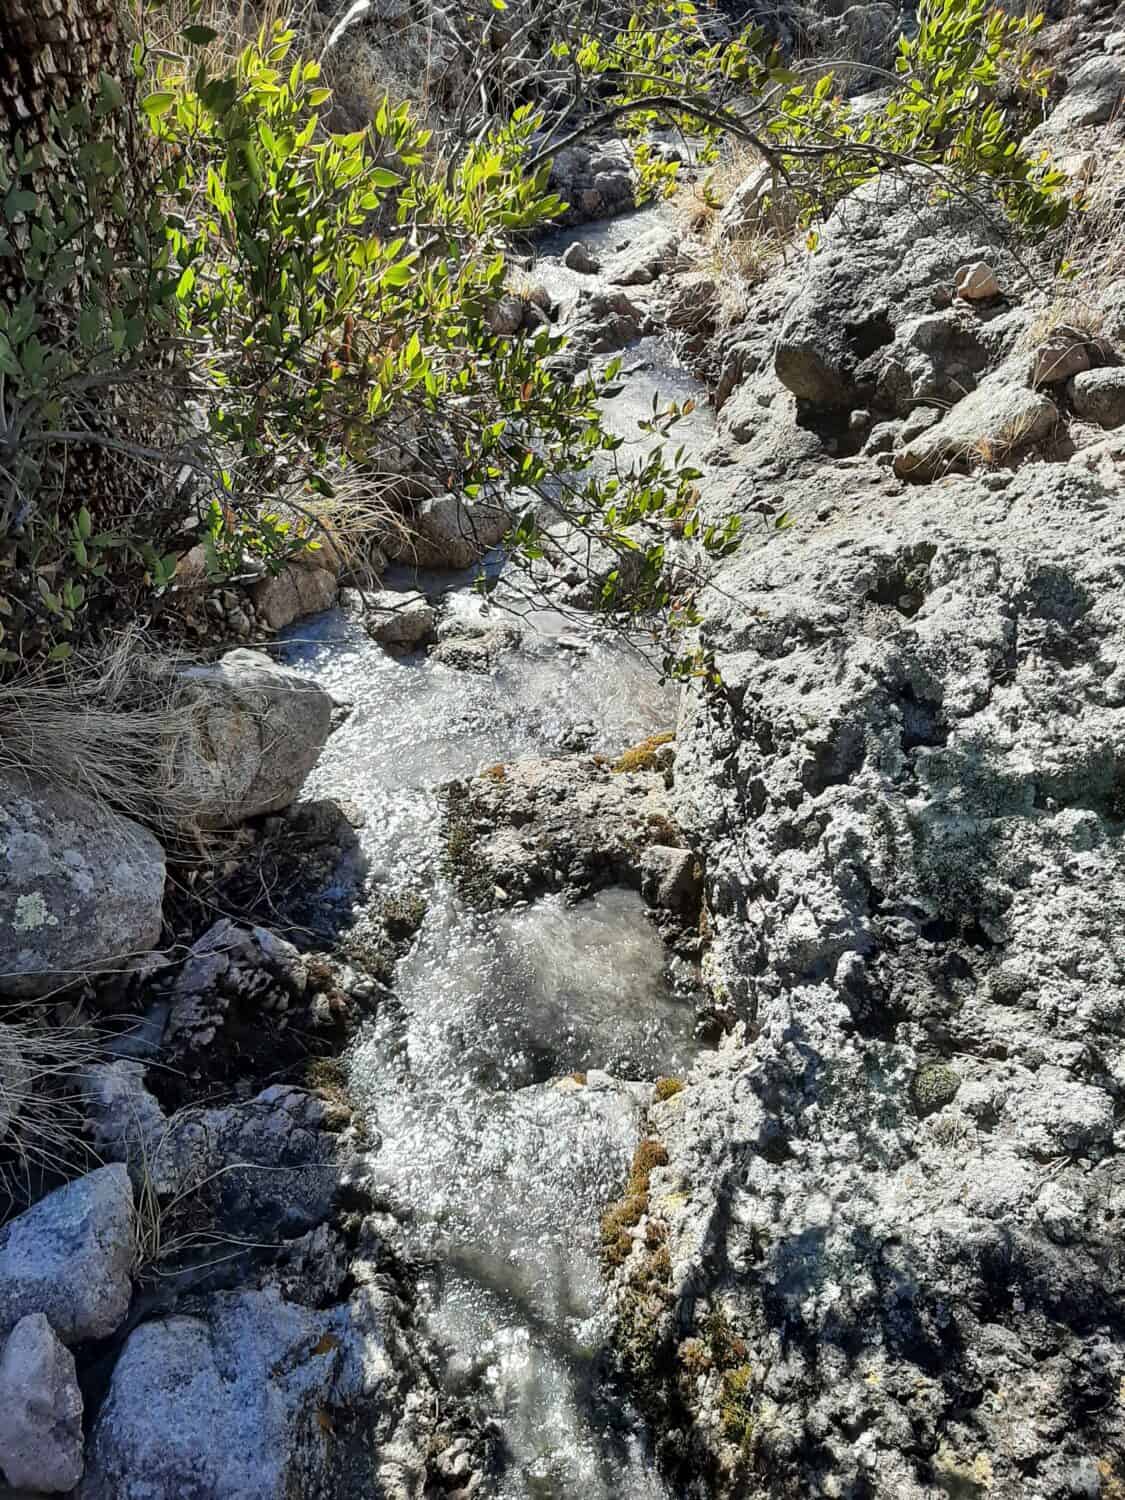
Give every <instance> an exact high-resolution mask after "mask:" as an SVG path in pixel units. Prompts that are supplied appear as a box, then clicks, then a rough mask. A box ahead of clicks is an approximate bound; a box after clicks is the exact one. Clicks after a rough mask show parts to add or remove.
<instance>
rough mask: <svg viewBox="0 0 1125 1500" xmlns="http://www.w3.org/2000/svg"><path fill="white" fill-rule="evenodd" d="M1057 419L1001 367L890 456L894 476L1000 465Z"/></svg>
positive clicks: (1050, 406) (1048, 403) (1046, 401)
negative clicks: (972, 465)
mask: <svg viewBox="0 0 1125 1500" xmlns="http://www.w3.org/2000/svg"><path fill="white" fill-rule="evenodd" d="M1058 417H1059V413H1058V408H1057V407H1056V406H1055V403H1054V402H1053V401H1052V400H1050V398H1049V397H1047V396H1044V395H1043V394H1042V393H1041V392H1039V391H1033V390H1029V389H1028V387H1027V386H1026V385H1024V384H1021V383H1020V382H1019V379H1018V377H1017V375H1016V373H1015V371H1014V370H1013V367H1012V366H1011V365H1007V366H1003V367H1001V369H999V370H998V371H996V372H995V373H994V374H993V375H990V376H988V377H987V378H986V379H985V380H982V381H981V383H980V385H979V386H978V387H977V389H976V390H975V391H973V392H971V394H970V395H968V396H966V397H965V399H964V400H963V401H959V402H958V403H957V405H956V406H955V407H953V408H952V410H951V411H949V412H948V413H947V414H946V415H945V416H944V417H943V418H942V420H941V421H940V422H938V423H937V424H936V425H935V426H933V427H930V428H927V429H926V431H925V432H921V433H919V434H918V436H917V437H915V438H913V439H912V440H911V441H910V442H908V443H907V444H906V445H905V446H904V447H903V448H901V449H900V450H899V452H898V453H896V454H895V464H894V466H895V473H896V474H898V475H899V476H900V477H901V478H903V479H915V480H930V479H935V478H937V477H938V476H939V475H940V474H943V473H945V472H947V471H948V470H949V469H952V468H956V467H958V466H959V465H963V464H964V463H966V462H967V461H969V460H982V459H983V460H984V461H985V462H986V463H998V462H1002V461H1003V460H1004V459H1006V458H1007V457H1008V456H1009V454H1012V453H1015V452H1017V451H1018V450H1019V449H1021V448H1027V447H1030V446H1031V445H1032V444H1033V443H1037V442H1040V441H1042V439H1043V438H1045V437H1047V435H1048V434H1049V433H1050V432H1051V430H1052V428H1053V427H1054V425H1055V423H1056V422H1057V421H1058Z"/></svg>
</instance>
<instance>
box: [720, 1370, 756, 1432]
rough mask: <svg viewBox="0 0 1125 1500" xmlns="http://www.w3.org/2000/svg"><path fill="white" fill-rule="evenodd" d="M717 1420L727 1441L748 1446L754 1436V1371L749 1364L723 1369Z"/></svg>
mask: <svg viewBox="0 0 1125 1500" xmlns="http://www.w3.org/2000/svg"><path fill="white" fill-rule="evenodd" d="M719 1420H720V1422H721V1423H722V1427H723V1436H724V1437H725V1438H726V1440H727V1442H729V1443H737V1444H738V1446H739V1447H740V1448H745V1447H748V1446H749V1444H750V1441H751V1439H752V1438H753V1436H754V1371H753V1370H752V1369H751V1368H750V1366H749V1365H737V1366H736V1367H735V1368H734V1369H733V1370H726V1371H724V1373H723V1384H722V1391H721V1394H720V1397H719Z"/></svg>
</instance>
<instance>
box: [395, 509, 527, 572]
mask: <svg viewBox="0 0 1125 1500" xmlns="http://www.w3.org/2000/svg"><path fill="white" fill-rule="evenodd" d="M511 524H512V517H511V515H510V514H509V512H508V511H507V510H506V509H505V507H504V506H503V505H500V504H498V503H496V502H494V501H493V502H486V501H483V500H482V501H480V502H479V503H474V504H471V505H466V504H465V502H464V501H463V500H460V499H459V498H458V497H457V496H456V495H436V496H433V497H431V498H430V499H428V500H423V501H422V503H421V504H420V505H419V506H418V509H417V511H416V512H415V514H414V517H413V519H412V522H411V538H410V544H409V548H408V552H409V555H410V558H411V560H412V561H413V562H414V563H415V564H416V565H417V566H418V567H420V568H468V567H471V566H472V565H473V563H475V562H479V561H480V559H481V558H482V557H483V556H484V554H485V553H486V552H487V551H488V550H489V548H490V547H494V546H495V545H496V543H497V542H499V541H500V540H501V539H502V538H503V536H504V535H505V533H506V532H507V531H508V530H509V528H510V527H511Z"/></svg>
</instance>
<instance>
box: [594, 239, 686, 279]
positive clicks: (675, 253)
mask: <svg viewBox="0 0 1125 1500" xmlns="http://www.w3.org/2000/svg"><path fill="white" fill-rule="evenodd" d="M683 265H684V261H683V259H682V257H681V255H680V236H679V235H678V234H677V233H676V231H675V230H673V229H659V228H658V229H652V230H650V231H649V232H648V233H647V234H642V235H640V236H639V238H637V239H636V240H634V241H633V243H632V244H630V245H628V246H627V247H626V248H625V249H624V250H619V251H618V252H617V254H616V255H614V256H613V257H612V259H611V260H609V261H608V262H607V264H606V266H605V268H604V271H603V274H604V276H605V279H606V280H607V281H608V282H609V283H610V285H611V286H645V285H647V284H648V283H649V282H650V281H655V280H656V279H657V277H659V276H663V275H666V274H667V273H668V272H669V271H675V270H679V269H682V268H683Z"/></svg>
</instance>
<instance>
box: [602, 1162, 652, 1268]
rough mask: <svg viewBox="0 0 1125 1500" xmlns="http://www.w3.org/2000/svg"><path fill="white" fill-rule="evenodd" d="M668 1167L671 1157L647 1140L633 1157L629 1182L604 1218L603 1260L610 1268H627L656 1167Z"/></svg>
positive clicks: (646, 1207)
mask: <svg viewBox="0 0 1125 1500" xmlns="http://www.w3.org/2000/svg"><path fill="white" fill-rule="evenodd" d="M667 1164H668V1153H667V1151H666V1150H665V1149H664V1147H663V1145H662V1144H661V1142H660V1141H656V1140H652V1139H651V1138H648V1139H645V1140H643V1141H641V1142H640V1143H639V1145H638V1146H637V1149H636V1151H635V1152H634V1153H633V1164H632V1166H631V1167H630V1169H629V1180H628V1182H627V1183H626V1184H625V1191H624V1193H623V1194H622V1196H621V1197H620V1198H619V1199H618V1200H617V1202H616V1203H614V1204H611V1205H610V1207H609V1208H607V1209H606V1211H605V1213H604V1214H603V1215H602V1224H601V1231H602V1234H601V1246H602V1260H603V1262H604V1264H605V1265H606V1266H607V1267H617V1266H620V1265H624V1263H625V1261H626V1260H627V1259H628V1258H629V1252H630V1251H631V1250H632V1248H633V1237H632V1235H631V1234H630V1232H629V1231H630V1230H632V1229H635V1228H636V1227H637V1225H638V1224H639V1223H640V1222H641V1220H642V1219H643V1218H644V1216H645V1214H646V1212H647V1211H648V1189H649V1179H650V1177H651V1176H652V1172H653V1168H654V1167H664V1166H667Z"/></svg>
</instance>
